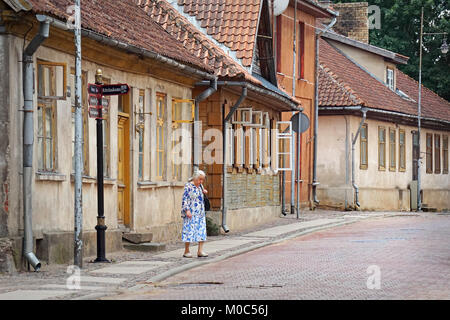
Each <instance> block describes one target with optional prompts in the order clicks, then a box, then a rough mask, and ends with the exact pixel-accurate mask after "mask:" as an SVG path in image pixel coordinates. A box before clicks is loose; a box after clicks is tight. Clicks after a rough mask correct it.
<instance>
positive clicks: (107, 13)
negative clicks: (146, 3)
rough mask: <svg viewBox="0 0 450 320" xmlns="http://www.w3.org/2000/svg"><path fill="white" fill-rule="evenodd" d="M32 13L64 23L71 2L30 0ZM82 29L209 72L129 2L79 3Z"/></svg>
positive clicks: (200, 62)
mask: <svg viewBox="0 0 450 320" xmlns="http://www.w3.org/2000/svg"><path fill="white" fill-rule="evenodd" d="M29 1H30V3H31V4H32V5H33V8H32V10H33V11H34V12H37V13H44V14H49V15H52V16H55V17H57V18H58V19H62V20H67V18H68V17H69V14H68V13H67V12H66V10H67V8H68V7H69V6H71V5H73V0H29ZM81 11H82V15H81V17H82V26H83V28H85V29H88V30H91V31H94V32H96V33H99V34H101V35H104V36H107V37H111V38H113V39H115V40H118V41H122V42H124V43H126V44H129V45H133V46H137V47H139V48H142V49H145V50H149V51H151V52H154V53H158V54H161V55H164V56H166V57H169V58H172V59H174V60H177V61H179V62H182V63H185V64H189V65H193V66H195V67H197V68H198V69H202V70H207V71H210V72H212V71H213V67H212V66H210V65H209V64H205V63H204V61H203V60H202V59H200V58H199V57H198V56H196V55H193V54H192V53H191V52H189V51H188V50H187V49H185V48H184V47H183V46H182V45H180V43H179V41H178V40H177V39H175V38H174V37H173V36H171V35H170V34H168V33H167V32H166V31H165V30H164V29H163V28H161V26H159V25H158V24H157V23H155V21H153V19H151V18H150V17H149V16H148V15H146V14H145V12H143V11H142V10H141V9H140V8H138V7H137V6H136V4H134V3H133V2H132V1H128V0H114V1H109V0H96V1H81Z"/></svg>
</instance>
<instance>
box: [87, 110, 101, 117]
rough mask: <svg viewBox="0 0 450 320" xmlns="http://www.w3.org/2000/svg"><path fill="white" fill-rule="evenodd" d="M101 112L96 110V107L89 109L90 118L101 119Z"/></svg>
mask: <svg viewBox="0 0 450 320" xmlns="http://www.w3.org/2000/svg"><path fill="white" fill-rule="evenodd" d="M100 110H101V109H99V108H96V107H89V117H90V118H96V119H99V118H100Z"/></svg>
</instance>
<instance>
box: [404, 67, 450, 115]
mask: <svg viewBox="0 0 450 320" xmlns="http://www.w3.org/2000/svg"><path fill="white" fill-rule="evenodd" d="M397 88H399V89H400V90H401V91H403V92H404V93H406V94H407V95H408V96H409V97H410V98H411V99H413V100H415V101H418V100H419V82H417V81H416V80H414V79H413V78H410V77H409V76H407V75H406V74H405V73H403V72H401V71H400V70H397ZM421 105H422V113H423V114H424V115H426V116H428V117H430V118H435V119H446V120H450V102H448V101H447V100H445V99H444V98H441V97H440V96H438V95H437V94H436V93H435V92H433V91H431V90H430V89H428V88H427V87H425V86H423V85H422V104H421Z"/></svg>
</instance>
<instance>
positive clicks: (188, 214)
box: [186, 210, 192, 219]
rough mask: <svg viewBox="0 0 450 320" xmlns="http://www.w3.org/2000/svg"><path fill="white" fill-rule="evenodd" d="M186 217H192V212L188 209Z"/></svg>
mask: <svg viewBox="0 0 450 320" xmlns="http://www.w3.org/2000/svg"><path fill="white" fill-rule="evenodd" d="M186 217H188V218H189V219H191V218H192V213H191V211H189V210H186Z"/></svg>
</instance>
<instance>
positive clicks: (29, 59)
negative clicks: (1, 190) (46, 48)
mask: <svg viewBox="0 0 450 320" xmlns="http://www.w3.org/2000/svg"><path fill="white" fill-rule="evenodd" d="M37 19H38V21H39V22H40V26H39V33H38V34H37V35H36V36H35V37H34V38H33V40H31V42H30V43H29V44H28V46H27V48H26V49H25V51H24V52H23V99H24V107H23V112H24V113H23V176H22V177H23V222H24V239H23V242H24V243H23V255H24V257H25V258H26V259H27V261H28V263H29V264H31V265H32V266H33V268H34V270H35V271H39V269H40V268H41V263H40V262H39V260H38V258H37V257H36V255H35V254H34V253H33V223H32V216H33V207H32V190H31V185H32V177H33V143H34V122H33V121H34V119H33V118H34V117H33V112H34V106H33V93H34V92H33V91H34V68H33V55H34V53H35V52H36V50H37V49H38V48H39V46H40V45H41V44H42V43H43V42H44V40H45V39H47V38H48V36H49V31H50V24H49V23H48V21H47V20H46V19H43V18H42V16H37Z"/></svg>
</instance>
